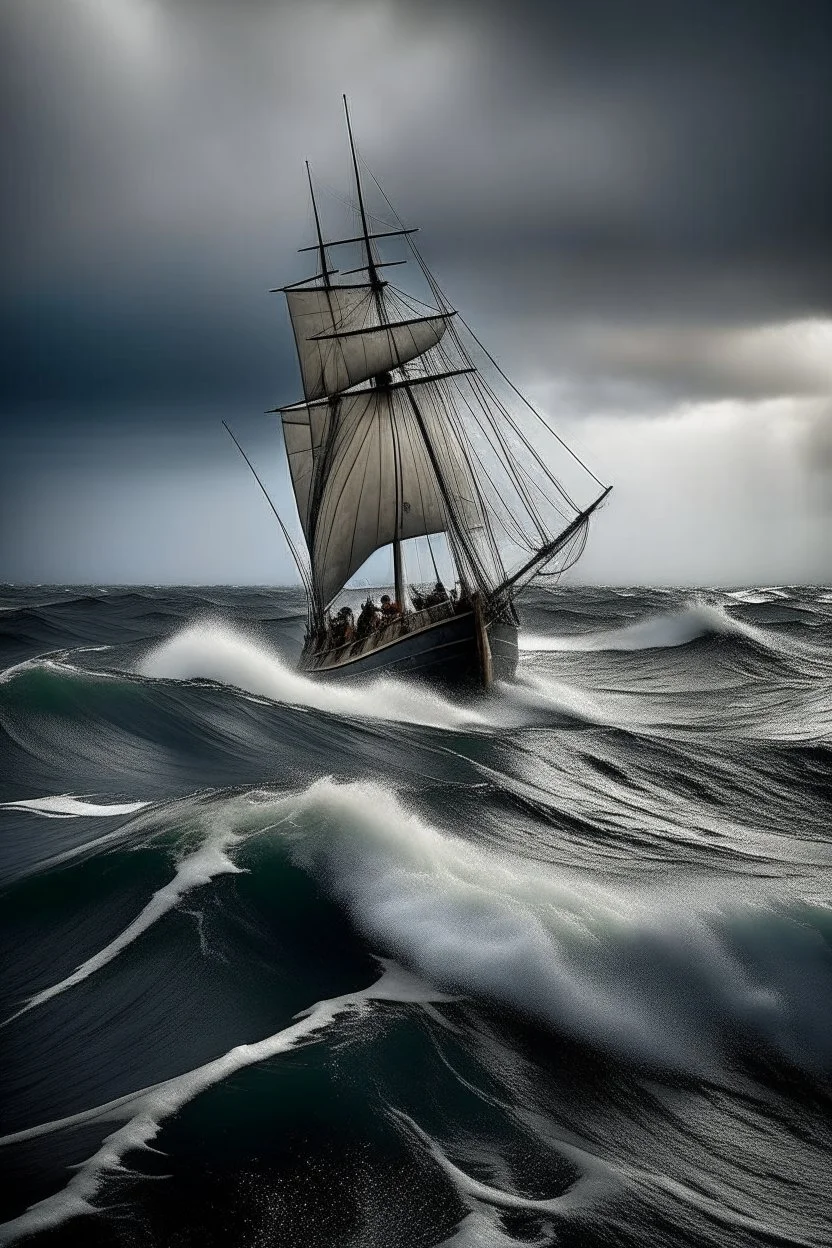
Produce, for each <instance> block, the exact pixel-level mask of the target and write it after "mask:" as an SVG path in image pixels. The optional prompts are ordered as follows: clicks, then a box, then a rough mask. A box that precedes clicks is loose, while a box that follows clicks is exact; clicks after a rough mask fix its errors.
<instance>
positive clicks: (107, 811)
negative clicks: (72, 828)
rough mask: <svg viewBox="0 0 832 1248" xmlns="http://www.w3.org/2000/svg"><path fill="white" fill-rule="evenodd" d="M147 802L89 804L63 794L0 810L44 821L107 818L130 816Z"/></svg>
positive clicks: (2, 806) (30, 799)
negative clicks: (36, 816) (32, 816)
mask: <svg viewBox="0 0 832 1248" xmlns="http://www.w3.org/2000/svg"><path fill="white" fill-rule="evenodd" d="M149 805H150V803H149V802H106V803H105V802H90V801H87V799H86V798H82V797H73V796H72V795H71V794H70V793H63V794H61V795H60V796H58V797H27V798H24V799H23V800H22V801H19V802H3V803H0V810H25V811H28V812H29V813H30V814H33V815H43V816H44V817H45V818H46V819H73V818H80V817H82V816H83V817H85V818H96V817H97V818H99V819H104V818H109V817H111V816H113V815H132V814H133V813H134V812H135V811H137V810H143V809H144V807H145V806H149Z"/></svg>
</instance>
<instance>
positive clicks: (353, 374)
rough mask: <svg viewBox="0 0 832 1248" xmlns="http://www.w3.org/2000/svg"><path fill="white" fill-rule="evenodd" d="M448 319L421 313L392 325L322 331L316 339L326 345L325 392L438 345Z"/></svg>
mask: <svg viewBox="0 0 832 1248" xmlns="http://www.w3.org/2000/svg"><path fill="white" fill-rule="evenodd" d="M447 319H448V318H447V316H446V315H440V314H437V315H436V316H420V317H415V318H414V319H412V320H408V321H394V322H392V323H391V324H389V325H375V326H369V327H367V328H366V329H353V330H346V331H343V330H342V331H339V332H334V333H328V334H322V335H320V336H319V337H318V338H317V339H316V342H317V343H318V344H319V345H320V346H321V348H323V349H324V359H325V363H324V370H323V384H324V385H325V387H326V390H325V393H326V394H337V393H338V392H339V391H341V390H346V389H347V388H348V387H349V386H357V385H358V383H359V382H361V381H369V379H370V378H371V377H375V376H377V375H378V374H379V373H389V372H390V371H391V370H392V369H394V368H398V367H399V366H400V365H401V364H407V363H408V362H409V361H410V360H415V359H416V357H417V356H419V355H423V354H424V353H425V351H429V350H430V348H431V347H435V346H436V344H437V343H438V342H439V340H440V338H441V337H442V335H443V334H444V332H445V328H446V324H447ZM327 348H328V351H327V350H326V349H327Z"/></svg>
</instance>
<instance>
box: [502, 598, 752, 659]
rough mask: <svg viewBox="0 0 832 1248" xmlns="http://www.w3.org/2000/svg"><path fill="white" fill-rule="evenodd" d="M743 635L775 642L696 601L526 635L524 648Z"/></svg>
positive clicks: (649, 645)
mask: <svg viewBox="0 0 832 1248" xmlns="http://www.w3.org/2000/svg"><path fill="white" fill-rule="evenodd" d="M709 636H711V637H739V638H742V639H743V640H745V641H748V642H752V643H753V644H754V645H757V646H762V647H764V648H766V649H769V648H771V647H772V645H773V644H774V643H773V642H772V639H771V638H770V637H768V636H767V635H766V634H765V633H764V632H763V631H762V630H761V629H758V628H755V627H754V626H753V625H752V624H745V623H744V622H743V621H742V620H737V619H733V618H732V617H731V616H730V615H728V613H727V612H726V611H725V610H724V609H723V608H722V607H719V606H713V605H711V604H710V603H706V602H697V603H692V604H690V605H689V606H687V607H685V608H684V609H683V610H681V611H672V612H667V613H664V614H661V615H654V616H649V617H648V618H647V619H644V620H639V621H637V623H635V624H628V625H626V626H625V627H623V628H615V629H607V630H604V631H602V632H595V633H582V634H576V635H574V636H546V637H542V636H534V635H533V636H524V635H523V634H521V639H520V646H521V649H523V650H529V651H546V650H662V649H666V648H672V647H675V646H687V645H689V644H690V643H691V642H692V641H698V640H699V639H700V638H701V637H709Z"/></svg>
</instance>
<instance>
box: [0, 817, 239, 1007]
mask: <svg viewBox="0 0 832 1248" xmlns="http://www.w3.org/2000/svg"><path fill="white" fill-rule="evenodd" d="M142 804H143V803H142ZM237 840H239V837H238V836H237V835H236V833H234V832H233V831H232V830H231V829H230V828H229V827H227V826H226V827H224V828H220V829H216V830H214V831H213V832H211V833H210V834H209V835H208V837H207V838H206V840H205V841H204V842H203V843H202V844H201V845H200V847H199V849H197V850H195V851H194V853H192V854H188V855H187V856H186V857H184V858H182V860H181V861H180V863H179V865H178V866H177V868H176V873H175V875H174V877H173V879H172V880H170V881H169V883H167V884H165V886H164V887H163V888H160V889H158V891H157V892H155V893H154V894H153V896H152V897H151V898H150V901H149V902H148V903H147V905H146V906H145V907H144V909H143V910H142V911H141V912H140V913H139V914H138V915H137V916H136V918H135V919H134V920H133V922H132V923H130V924H128V926H127V927H125V928H124V930H123V931H122V932H120V933H119V935H118V936H116V938H115V939H114V940H111V941H110V943H109V944H108V945H105V947H104V948H103V949H100V950H99V951H98V953H96V954H94V955H93V956H92V957H91V958H87V960H86V962H82V963H81V965H80V966H78V967H77V968H76V969H75V970H74V971H73V972H72V974H71V975H67V976H66V978H65V979H62V980H60V981H59V982H58V983H56V984H52V985H51V986H50V987H49V988H44V989H42V990H41V991H40V992H37V993H35V994H34V996H32V997H30V998H29V1000H28V1001H27V1002H26V1004H25V1005H23V1006H21V1008H20V1009H19V1010H17V1011H16V1012H15V1013H14V1014H11V1015H10V1016H9V1017H8V1018H7V1019H4V1021H3V1023H2V1024H0V1026H4V1027H5V1026H6V1025H7V1024H8V1023H11V1022H12V1021H13V1020H14V1019H15V1018H19V1017H20V1015H21V1014H26V1013H27V1012H28V1011H29V1010H33V1009H35V1007H36V1006H39V1005H43V1004H44V1002H45V1001H49V1000H51V998H52V997H56V996H58V995H59V994H60V993H62V992H66V991H67V989H69V988H74V987H75V986H76V985H77V984H80V983H82V982H83V981H84V980H85V979H89V977H90V975H94V974H95V973H96V971H100V970H101V968H102V967H104V966H106V965H107V964H108V963H109V962H112V961H113V959H114V958H116V957H118V955H119V954H120V953H122V952H123V951H124V950H125V949H126V948H127V947H128V945H131V944H132V943H133V941H134V940H136V939H137V938H138V937H139V936H141V935H142V934H143V933H144V932H146V931H147V929H148V928H149V927H152V925H153V924H154V923H156V922H157V921H158V920H159V919H161V918H162V917H163V916H164V915H166V914H167V913H168V911H170V910H172V909H173V908H174V907H175V906H177V905H178V904H179V902H180V900H181V899H182V897H184V896H185V894H186V893H189V892H190V891H191V890H192V889H194V888H200V887H201V886H203V885H205V884H208V883H209V882H210V881H211V880H213V879H214V878H215V877H216V876H218V875H228V874H233V873H236V872H238V871H239V870H240V868H239V867H237V866H235V864H234V863H233V862H232V861H231V859H230V858H229V857H228V854H227V853H226V850H227V849H229V848H230V847H231V846H232V845H233V844H235V843H236V841H237Z"/></svg>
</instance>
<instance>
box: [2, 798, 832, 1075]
mask: <svg viewBox="0 0 832 1248" xmlns="http://www.w3.org/2000/svg"><path fill="white" fill-rule="evenodd" d="M193 803H194V804H193V812H194V816H195V817H196V818H197V820H198V823H200V824H201V826H203V828H204V832H203V834H202V839H201V840H200V842H199V844H198V845H197V847H196V849H195V850H193V851H190V852H189V853H188V854H187V855H186V856H185V857H183V858H181V859H180V861H179V863H178V865H177V866H176V868H175V871H174V873H173V875H172V877H171V879H170V881H169V882H168V884H167V885H165V886H164V887H163V888H162V889H160V890H158V891H157V892H156V893H155V894H154V896H153V897H151V898H149V899H148V901H147V903H146V905H145V907H144V909H143V910H142V911H141V913H140V914H139V915H137V916H136V918H134V920H133V921H132V922H131V923H130V924H129V925H128V927H127V928H126V929H125V930H124V931H123V932H122V933H121V935H119V936H117V937H116V939H115V940H114V941H112V942H110V944H109V945H108V946H107V947H106V948H104V949H102V950H100V951H99V953H97V954H96V955H94V956H93V957H92V958H89V959H87V961H86V962H85V963H84V964H82V966H80V967H79V968H78V969H77V970H76V972H75V973H74V974H73V975H70V976H69V977H67V978H65V979H64V980H62V981H60V983H59V984H57V985H53V986H51V987H49V988H48V989H45V990H42V991H41V992H39V993H38V994H36V996H35V997H33V998H32V999H31V1000H30V1002H29V1004H28V1006H27V1007H25V1008H33V1007H34V1006H35V1005H43V1004H45V1003H46V1002H48V1001H49V1000H50V999H51V998H52V997H53V996H55V995H56V994H57V993H58V992H65V991H67V990H68V989H70V988H73V987H75V986H76V985H77V984H80V983H81V982H82V981H84V980H86V979H88V978H89V977H90V976H91V975H93V974H95V973H97V972H98V971H100V970H101V969H102V968H103V967H104V966H106V965H107V964H108V963H109V962H111V961H112V960H113V959H114V958H116V957H117V956H118V955H119V954H120V953H121V952H122V951H123V950H124V949H125V948H127V947H128V945H130V944H131V943H133V942H134V941H136V940H138V939H140V938H142V937H143V936H144V934H145V933H146V932H147V931H148V930H149V928H150V927H151V926H152V925H153V924H154V923H158V922H160V921H163V920H164V919H165V917H166V915H167V914H168V913H169V912H170V911H171V910H172V909H173V908H175V907H176V906H177V905H179V903H180V902H181V900H182V898H183V897H184V896H185V894H186V893H188V892H190V891H193V890H198V889H201V888H205V887H206V886H211V885H212V882H213V880H214V879H215V878H216V877H218V876H221V875H223V874H225V873H228V872H234V871H238V870H239V869H240V868H245V869H248V870H250V871H253V872H255V873H260V874H262V873H263V872H266V873H268V879H269V883H268V884H267V885H266V891H267V894H268V893H272V894H273V896H274V898H275V899H276V900H277V899H279V898H281V897H282V895H283V893H284V889H283V887H282V884H281V879H282V873H283V871H284V869H285V865H286V864H287V862H291V863H293V864H294V865H295V866H297V867H300V868H301V869H302V870H303V871H304V872H305V873H307V874H308V875H309V876H311V878H312V879H313V880H314V882H315V883H316V884H317V885H318V886H320V887H322V888H323V889H324V890H325V892H326V893H327V894H328V895H329V896H330V897H331V898H332V900H333V901H334V902H335V903H337V905H338V907H339V908H341V909H342V910H343V911H344V912H345V913H346V914H347V915H348V916H349V918H350V920H351V922H352V923H353V924H354V926H355V927H356V929H357V931H358V932H359V933H360V934H361V935H362V937H363V938H364V939H365V940H366V941H367V942H368V944H369V948H370V949H372V950H374V951H376V952H381V953H384V954H385V955H389V956H392V957H394V958H395V959H396V960H397V961H399V962H401V963H402V965H404V966H406V967H408V968H409V969H411V970H412V971H413V972H414V973H416V974H418V975H419V976H421V977H424V978H425V979H426V980H428V981H430V982H432V983H434V984H436V985H438V986H439V987H441V988H443V989H447V990H449V991H454V992H460V993H463V994H465V995H467V996H471V997H473V998H475V999H476V998H480V999H483V1000H488V1001H493V1002H495V1003H497V1004H499V1005H501V1006H503V1007H504V1008H506V1009H508V1010H509V1011H512V1012H516V1013H518V1014H520V1015H522V1016H524V1017H526V1018H528V1019H530V1020H531V1021H534V1022H536V1023H538V1024H540V1025H542V1026H545V1027H547V1028H550V1029H551V1030H553V1031H555V1032H558V1033H560V1034H564V1035H567V1036H572V1037H573V1038H577V1039H579V1040H580V1041H582V1042H585V1043H589V1044H591V1045H593V1046H597V1047H599V1048H600V1049H602V1050H605V1051H608V1052H611V1053H613V1054H615V1055H617V1056H618V1057H620V1058H622V1059H625V1060H634V1061H639V1062H644V1061H647V1062H649V1063H654V1064H657V1065H658V1066H660V1067H664V1066H670V1067H675V1068H677V1069H684V1070H689V1071H693V1072H696V1073H699V1074H701V1073H702V1072H703V1071H708V1070H710V1071H712V1068H713V1062H714V1055H715V1054H717V1055H719V1054H722V1057H721V1059H717V1061H718V1063H719V1061H720V1060H721V1061H729V1060H730V1057H731V1054H732V1053H734V1052H735V1051H736V1052H739V1053H742V1052H743V1051H746V1052H748V1053H750V1052H753V1051H755V1050H758V1049H759V1047H760V1046H761V1045H762V1046H763V1047H764V1048H765V1049H766V1050H767V1051H769V1052H770V1053H771V1054H772V1055H773V1056H774V1057H777V1058H778V1059H779V1060H781V1061H785V1062H787V1063H794V1064H796V1065H798V1066H800V1067H802V1068H805V1069H808V1070H814V1071H823V1070H829V1069H830V1066H832V948H830V946H832V914H830V912H829V910H828V909H825V908H824V907H822V906H818V905H812V904H808V903H804V902H800V901H798V900H796V899H794V900H791V901H787V900H786V898H785V897H779V898H778V896H777V894H776V893H771V892H770V891H768V886H767V885H766V884H765V883H764V882H762V883H760V884H758V886H757V887H756V888H755V889H754V890H753V891H750V892H748V891H747V894H746V900H745V901H744V902H743V903H741V904H737V902H736V900H732V897H731V893H730V891H728V890H727V889H726V890H725V892H724V895H723V897H722V898H721V900H719V901H717V900H715V899H713V898H712V899H711V900H710V901H709V903H708V904H707V905H705V904H703V903H702V902H700V903H697V902H696V900H695V898H696V894H695V892H693V891H689V898H688V901H686V902H679V901H676V900H674V899H673V897H672V896H668V895H667V894H666V893H665V892H664V891H663V890H661V889H659V888H656V889H653V890H650V889H649V888H645V887H644V886H642V887H640V888H638V889H636V888H632V887H628V886H626V885H625V884H621V885H619V886H618V887H617V888H615V889H610V888H606V887H603V886H601V885H600V884H598V883H596V882H595V881H593V880H590V879H581V880H579V879H578V878H577V877H576V876H574V874H570V873H568V872H567V873H565V874H564V873H563V871H562V870H561V869H559V868H557V867H553V866H552V867H550V866H546V865H545V864H542V863H540V862H537V861H529V860H526V859H524V858H522V857H520V856H518V855H516V854H511V853H510V852H508V851H507V850H506V849H502V850H498V849H497V848H496V847H491V848H488V847H485V846H483V845H481V844H477V843H474V842H473V841H471V840H469V839H466V838H462V837H460V836H457V835H452V834H449V833H448V832H446V831H443V830H442V829H440V828H439V827H438V826H436V825H432V824H430V823H428V822H426V821H425V820H424V819H423V818H421V817H419V816H417V815H415V814H413V813H411V812H410V811H409V810H408V809H407V808H406V807H405V806H403V805H402V802H401V800H400V799H399V798H398V797H397V796H396V795H395V794H394V793H393V792H392V791H391V790H390V789H388V788H385V787H382V786H380V785H373V784H368V783H349V784H340V783H336V782H334V781H332V780H321V781H317V782H315V783H314V784H312V785H311V786H310V787H309V788H307V789H305V790H304V791H302V792H300V793H298V794H288V795H276V794H269V793H250V794H248V795H247V796H245V797H239V798H236V797H235V798H232V799H228V798H209V799H193ZM180 817H181V815H180ZM158 818H159V813H158V812H155V814H154V819H155V820H158ZM747 884H748V882H747Z"/></svg>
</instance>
